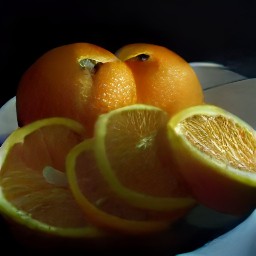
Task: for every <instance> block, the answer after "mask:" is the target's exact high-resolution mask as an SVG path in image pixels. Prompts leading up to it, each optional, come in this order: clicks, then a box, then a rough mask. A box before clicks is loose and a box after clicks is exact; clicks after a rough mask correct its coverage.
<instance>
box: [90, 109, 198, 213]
mask: <svg viewBox="0 0 256 256" xmlns="http://www.w3.org/2000/svg"><path fill="white" fill-rule="evenodd" d="M168 119H169V116H168V114H167V113H166V112H165V111H163V110H161V109H159V108H157V107H154V106H149V105H144V104H134V105H131V106H126V107H123V108H119V109H116V110H113V111H110V112H109V113H107V114H103V115H101V116H99V118H98V120H97V122H96V125H95V147H94V152H95V156H96V159H97V163H98V165H99V169H100V171H101V173H102V175H103V176H104V178H105V179H106V180H107V182H108V183H109V186H110V187H111V188H112V189H113V191H115V193H116V194H117V195H118V196H120V197H121V198H123V199H124V200H126V201H127V202H129V203H130V204H132V205H134V206H136V207H141V208H145V209H152V210H159V211H162V210H166V211H173V210H175V209H186V208H189V207H191V206H192V205H193V204H194V200H193V199H192V198H191V197H190V196H189V194H188V193H187V191H186V189H185V187H184V186H183V183H182V182H181V181H180V179H179V177H177V176H176V173H175V172H173V170H172V168H176V167H175V166H173V165H172V164H168V165H167V166H166V165H165V161H163V160H162V157H161V155H163V154H165V150H167V149H166V148H162V147H161V146H162V145H161V143H160V141H163V140H164V139H163V138H164V136H165V135H166V130H165V129H166V124H167V121H168ZM162 150H163V151H162ZM169 158H170V155H169Z"/></svg>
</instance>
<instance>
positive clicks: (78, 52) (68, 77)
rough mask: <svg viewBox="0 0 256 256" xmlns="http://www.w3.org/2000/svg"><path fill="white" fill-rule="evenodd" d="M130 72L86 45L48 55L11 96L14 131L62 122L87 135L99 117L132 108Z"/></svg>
mask: <svg viewBox="0 0 256 256" xmlns="http://www.w3.org/2000/svg"><path fill="white" fill-rule="evenodd" d="M136 100H137V97H136V86H135V81H134V78H133V74H132V72H131V71H130V69H129V68H128V67H127V66H126V65H125V63H123V62H122V61H120V60H119V59H118V58H117V57H116V56H115V55H114V54H112V53H111V52H109V51H107V50H106V49H104V48H102V47H100V46H97V45H94V44H89V43H72V44H68V45H63V46H59V47H56V48H54V49H51V50H49V51H48V52H46V53H45V54H43V55H42V56H41V57H39V58H38V59H37V60H36V61H35V62H34V63H33V64H32V65H31V66H30V67H29V68H28V69H27V70H26V71H25V72H24V74H23V76H22V77H21V79H20V82H19V85H18V89H17V93H16V104H17V118H18V122H19V125H20V126H22V125H25V124H28V123H31V122H32V121H35V120H38V119H42V118H47V117H55V116H60V117H68V118H72V119H75V120H77V121H79V122H81V123H82V124H84V125H85V126H86V127H87V130H88V133H89V134H91V132H92V129H93V125H94V122H95V120H96V118H97V116H98V115H99V114H101V113H106V112H108V111H109V110H112V109H115V108H118V107H122V106H126V105H129V104H133V103H135V102H136Z"/></svg>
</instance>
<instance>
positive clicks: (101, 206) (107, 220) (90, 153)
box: [66, 139, 181, 234]
mask: <svg viewBox="0 0 256 256" xmlns="http://www.w3.org/2000/svg"><path fill="white" fill-rule="evenodd" d="M93 148H94V139H87V140H84V141H83V142H81V143H80V144H78V145H77V146H75V147H74V148H73V149H72V150H71V151H70V152H69V154H68V156H67V159H66V166H67V177H68V181H69V184H70V188H71V190H72V192H73V194H74V197H75V199H76V201H77V202H78V203H79V204H80V206H81V207H82V208H83V209H84V212H85V215H86V217H87V218H88V219H89V220H90V222H92V223H94V224H95V225H96V226H99V227H101V228H104V229H105V228H107V229H108V230H111V231H118V232H122V233H125V234H144V233H145V234H149V233H155V232H157V231H162V230H166V229H167V228H169V226H170V223H171V219H172V221H174V220H176V219H177V218H178V217H179V215H181V214H180V213H174V214H173V216H172V217H170V216H169V220H168V221H167V219H165V220H164V219H163V216H160V214H159V212H150V211H148V210H147V211H146V210H143V209H139V208H135V207H133V206H131V205H129V204H127V203H126V202H125V201H124V200H122V199H120V198H118V197H117V196H116V194H115V193H114V192H113V191H112V189H111V187H109V185H108V183H107V182H106V180H105V179H104V177H103V176H102V175H101V172H100V171H99V168H98V166H97V162H96V158H95V155H94V150H93ZM159 218H160V219H159ZM157 219H158V220H157Z"/></svg>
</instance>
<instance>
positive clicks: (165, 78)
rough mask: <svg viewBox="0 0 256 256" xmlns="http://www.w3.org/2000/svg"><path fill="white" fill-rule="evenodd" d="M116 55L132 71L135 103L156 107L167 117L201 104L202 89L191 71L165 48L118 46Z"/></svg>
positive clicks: (202, 98) (135, 45)
mask: <svg viewBox="0 0 256 256" xmlns="http://www.w3.org/2000/svg"><path fill="white" fill-rule="evenodd" d="M116 55H117V57H118V58H120V59H121V60H122V61H124V62H125V63H126V64H127V65H128V66H129V67H130V68H131V70H132V72H133V75H134V79H135V81H136V86H137V97H138V100H137V103H145V104H150V105H154V106H157V107H159V108H162V109H163V110H165V111H167V112H168V113H169V114H170V115H173V114H174V113H176V112H178V111H179V110H182V109H184V108H186V107H189V106H194V105H198V104H202V103H203V101H204V95H203V89H202V86H201V84H200V82H199V80H198V78H197V76H196V73H195V72H194V70H193V68H192V67H191V66H190V65H189V63H188V62H187V61H185V60H184V59H183V58H182V57H181V56H179V55H178V54H176V53H175V52H173V51H171V50H169V49H168V48H166V47H163V46H159V45H154V44H147V43H134V44H128V45H125V46H123V47H121V48H120V49H119V50H118V51H117V53H116Z"/></svg>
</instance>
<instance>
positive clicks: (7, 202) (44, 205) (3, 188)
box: [0, 118, 104, 238]
mask: <svg viewBox="0 0 256 256" xmlns="http://www.w3.org/2000/svg"><path fill="white" fill-rule="evenodd" d="M84 138H85V130H84V127H83V126H82V125H81V124H80V123H78V122H76V121H73V120H71V119H68V118H49V119H42V120H39V121H36V122H33V123H31V124H29V125H26V126H23V127H22V128H18V129H16V130H15V131H14V132H12V133H11V135H10V136H9V137H8V138H7V139H6V141H5V142H4V143H3V145H2V147H1V154H0V213H1V214H3V216H5V217H6V219H7V220H8V221H10V222H11V223H16V224H17V226H22V227H24V229H25V230H31V231H33V232H34V234H38V233H40V234H43V235H45V236H48V235H49V236H55V237H65V238H78V237H80V238H88V237H98V236H102V235H103V233H104V232H103V231H101V230H99V229H97V228H95V227H93V226H92V225H91V224H89V223H88V221H87V220H86V218H85V216H84V212H83V211H82V210H81V209H80V207H79V205H78V204H77V203H76V201H75V200H74V198H73V195H72V193H71V191H70V190H69V188H68V186H67V180H66V177H65V158H66V154H67V153H68V152H69V150H70V149H71V148H72V147H74V146H75V145H76V144H78V143H79V142H81V141H82V140H83V139H84Z"/></svg>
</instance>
